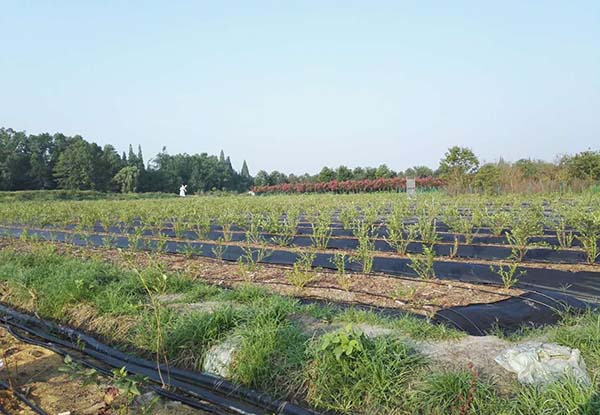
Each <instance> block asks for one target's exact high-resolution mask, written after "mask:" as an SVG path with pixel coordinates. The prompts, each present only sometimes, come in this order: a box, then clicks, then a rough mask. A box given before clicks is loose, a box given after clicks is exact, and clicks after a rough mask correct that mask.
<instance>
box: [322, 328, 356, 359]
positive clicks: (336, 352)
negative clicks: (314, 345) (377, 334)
mask: <svg viewBox="0 0 600 415" xmlns="http://www.w3.org/2000/svg"><path fill="white" fill-rule="evenodd" d="M364 338H365V335H364V334H363V333H362V332H361V331H358V330H355V329H354V328H353V327H352V325H351V324H348V325H346V327H345V328H344V330H341V331H338V332H335V333H327V334H325V335H323V338H322V339H321V345H320V347H319V350H321V351H322V352H323V353H331V354H333V356H335V358H336V359H337V360H341V359H342V357H343V358H346V359H351V358H354V357H356V354H358V353H361V352H363V351H364V347H363V341H364Z"/></svg>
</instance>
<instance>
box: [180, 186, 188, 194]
mask: <svg viewBox="0 0 600 415" xmlns="http://www.w3.org/2000/svg"><path fill="white" fill-rule="evenodd" d="M185 192H187V184H182V185H181V187H180V188H179V196H181V197H185Z"/></svg>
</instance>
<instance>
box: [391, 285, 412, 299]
mask: <svg viewBox="0 0 600 415" xmlns="http://www.w3.org/2000/svg"><path fill="white" fill-rule="evenodd" d="M416 296H417V287H416V286H415V285H411V286H410V287H405V286H404V285H402V284H400V285H398V287H396V289H395V290H394V293H393V294H392V298H393V299H394V300H400V299H405V300H407V301H409V302H412V301H414V300H415V298H416Z"/></svg>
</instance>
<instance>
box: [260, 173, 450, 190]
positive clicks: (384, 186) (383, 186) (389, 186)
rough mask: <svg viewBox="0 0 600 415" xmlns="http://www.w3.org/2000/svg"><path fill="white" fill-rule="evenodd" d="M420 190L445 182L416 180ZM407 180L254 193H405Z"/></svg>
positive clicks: (327, 184) (303, 185)
mask: <svg viewBox="0 0 600 415" xmlns="http://www.w3.org/2000/svg"><path fill="white" fill-rule="evenodd" d="M416 185H417V188H419V189H427V190H430V189H439V188H441V187H443V186H444V185H445V181H444V180H442V179H437V178H434V177H423V178H417V179H416ZM405 190H406V179H405V178H404V177H393V178H390V179H383V178H382V179H374V180H368V179H367V180H346V181H337V180H332V181H330V182H325V183H320V182H317V183H282V184H276V185H271V186H255V187H253V188H252V191H253V192H254V193H256V194H265V193H359V192H385V191H405Z"/></svg>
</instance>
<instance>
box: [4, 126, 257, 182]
mask: <svg viewBox="0 0 600 415" xmlns="http://www.w3.org/2000/svg"><path fill="white" fill-rule="evenodd" d="M182 183H186V184H187V185H188V191H190V192H192V193H199V192H208V191H215V190H223V191H246V190H248V189H249V188H250V187H251V186H252V184H253V182H252V177H251V176H250V173H249V170H248V165H247V164H246V162H245V161H244V163H243V165H242V168H241V170H240V171H239V172H238V171H236V170H235V169H234V168H233V166H232V163H231V160H230V158H229V157H225V154H224V153H223V151H221V154H220V155H219V156H218V157H217V156H213V155H208V154H207V153H202V154H193V155H189V154H176V155H170V154H168V153H167V152H166V149H165V148H163V151H161V152H160V153H159V154H158V155H157V156H156V157H155V158H154V159H152V160H150V162H149V163H147V165H146V164H145V163H144V156H143V154H142V148H141V147H140V146H138V148H137V152H135V151H134V150H133V148H132V146H131V145H130V146H129V152H128V153H127V154H126V153H125V152H123V153H122V154H119V153H118V152H117V150H116V149H115V148H114V147H113V146H112V145H110V144H107V145H105V146H104V147H100V146H99V145H98V144H96V143H94V142H89V141H87V140H85V139H84V138H83V137H81V136H79V135H75V136H72V137H71V136H66V135H64V134H61V133H56V134H52V135H51V134H48V133H43V134H30V135H28V134H26V133H25V132H23V131H15V130H13V129H10V128H0V190H39V189H72V190H96V191H101V192H123V193H129V192H175V191H177V189H178V188H179V186H180V185H181V184H182Z"/></svg>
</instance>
